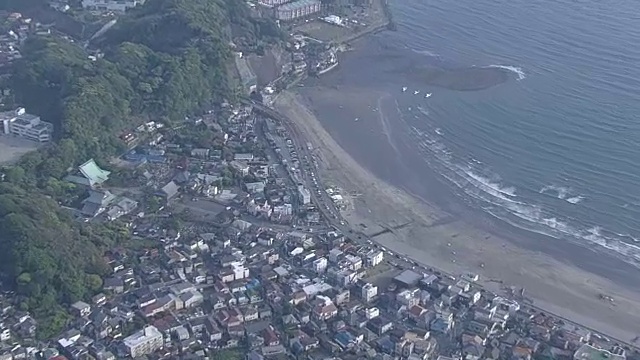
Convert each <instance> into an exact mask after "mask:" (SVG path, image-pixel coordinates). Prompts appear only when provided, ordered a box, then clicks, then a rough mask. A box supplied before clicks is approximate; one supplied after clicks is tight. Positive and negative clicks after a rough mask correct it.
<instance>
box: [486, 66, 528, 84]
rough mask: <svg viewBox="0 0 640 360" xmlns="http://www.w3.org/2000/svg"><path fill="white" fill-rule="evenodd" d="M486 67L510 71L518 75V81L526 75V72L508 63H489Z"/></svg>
mask: <svg viewBox="0 0 640 360" xmlns="http://www.w3.org/2000/svg"><path fill="white" fill-rule="evenodd" d="M487 67H488V68H495V69H502V70H507V71H511V72H512V73H514V74H516V75H518V81H520V80H524V79H525V78H526V77H527V74H525V73H524V71H522V68H520V67H518V66H510V65H489V66H487Z"/></svg>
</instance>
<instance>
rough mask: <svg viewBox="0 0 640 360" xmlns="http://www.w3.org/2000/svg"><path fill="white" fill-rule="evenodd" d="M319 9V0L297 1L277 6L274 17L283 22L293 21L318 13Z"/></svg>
mask: <svg viewBox="0 0 640 360" xmlns="http://www.w3.org/2000/svg"><path fill="white" fill-rule="evenodd" d="M320 7H321V3H320V1H319V0H298V1H294V2H290V3H288V4H284V5H280V6H278V8H277V9H276V17H277V18H278V20H283V21H288V20H295V19H299V18H302V17H305V16H309V15H312V14H315V13H317V12H319V11H320Z"/></svg>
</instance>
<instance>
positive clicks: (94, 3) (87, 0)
mask: <svg viewBox="0 0 640 360" xmlns="http://www.w3.org/2000/svg"><path fill="white" fill-rule="evenodd" d="M143 3H144V0H82V7H83V8H85V9H87V10H100V11H113V12H121V13H123V12H125V11H127V10H128V9H131V8H133V7H136V6H138V5H142V4H143Z"/></svg>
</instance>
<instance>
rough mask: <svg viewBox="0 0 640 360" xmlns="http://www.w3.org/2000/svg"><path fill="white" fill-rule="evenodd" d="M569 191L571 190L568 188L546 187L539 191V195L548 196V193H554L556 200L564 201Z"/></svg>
mask: <svg viewBox="0 0 640 360" xmlns="http://www.w3.org/2000/svg"><path fill="white" fill-rule="evenodd" d="M570 191H571V189H569V188H568V187H564V186H557V185H547V186H545V187H543V188H542V189H540V193H541V194H548V193H549V192H554V193H556V195H557V197H558V199H561V200H564V199H565V198H566V197H567V195H568V194H569V192H570Z"/></svg>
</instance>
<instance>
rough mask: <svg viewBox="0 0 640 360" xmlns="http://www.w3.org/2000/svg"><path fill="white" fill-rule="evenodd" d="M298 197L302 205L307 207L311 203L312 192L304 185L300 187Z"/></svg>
mask: <svg viewBox="0 0 640 360" xmlns="http://www.w3.org/2000/svg"><path fill="white" fill-rule="evenodd" d="M298 196H299V197H300V203H301V204H302V205H307V204H309V203H310V202H311V191H309V189H307V188H305V187H304V186H302V185H299V186H298Z"/></svg>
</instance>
